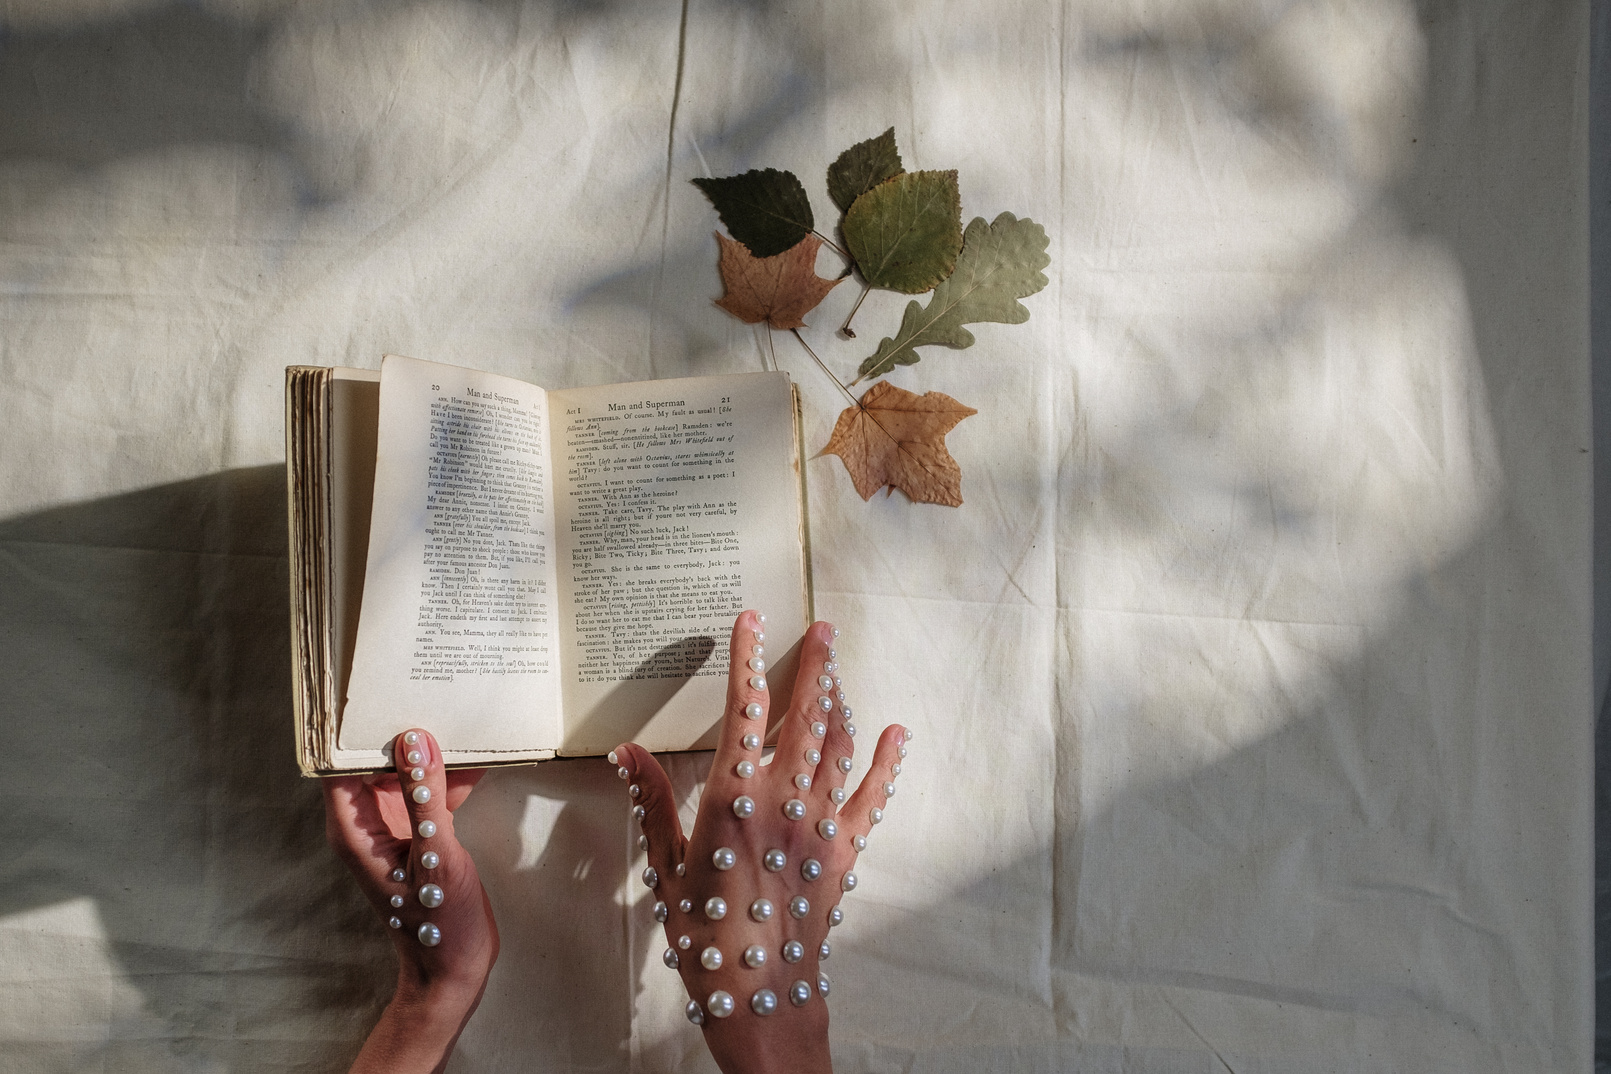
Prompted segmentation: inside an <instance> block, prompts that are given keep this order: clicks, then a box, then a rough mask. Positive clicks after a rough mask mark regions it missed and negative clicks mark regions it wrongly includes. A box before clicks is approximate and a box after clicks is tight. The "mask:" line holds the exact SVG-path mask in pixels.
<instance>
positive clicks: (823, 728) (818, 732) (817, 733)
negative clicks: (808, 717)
mask: <svg viewBox="0 0 1611 1074" xmlns="http://www.w3.org/2000/svg"><path fill="white" fill-rule="evenodd" d="M827 733H828V725H827V724H825V723H823V722H822V721H821V720H817V721H816V722H815V723H813V724H812V725H811V735H812V737H813V738H821V737H822V736H823V735H826V734H827Z"/></svg>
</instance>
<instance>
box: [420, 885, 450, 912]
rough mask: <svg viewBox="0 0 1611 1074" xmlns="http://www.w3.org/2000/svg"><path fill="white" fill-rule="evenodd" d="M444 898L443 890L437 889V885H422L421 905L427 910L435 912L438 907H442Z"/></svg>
mask: <svg viewBox="0 0 1611 1074" xmlns="http://www.w3.org/2000/svg"><path fill="white" fill-rule="evenodd" d="M444 897H445V896H443V894H442V889H441V888H439V887H437V886H436V885H435V884H421V885H420V891H419V900H420V905H421V906H423V907H425V908H426V909H427V910H435V909H436V908H437V907H438V906H441V905H442V899H443V898H444Z"/></svg>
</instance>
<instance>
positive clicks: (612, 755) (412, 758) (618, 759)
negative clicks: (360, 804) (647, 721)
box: [408, 750, 621, 764]
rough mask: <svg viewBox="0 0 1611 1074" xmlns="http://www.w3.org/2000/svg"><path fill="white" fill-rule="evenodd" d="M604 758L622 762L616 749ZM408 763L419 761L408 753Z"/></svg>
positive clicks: (612, 762)
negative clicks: (616, 753)
mask: <svg viewBox="0 0 1611 1074" xmlns="http://www.w3.org/2000/svg"><path fill="white" fill-rule="evenodd" d="M604 759H605V760H607V761H609V762H610V763H611V764H619V763H621V758H619V757H617V756H616V755H615V751H614V750H611V751H610V752H609V753H606V754H605V755H604ZM408 763H409V764H419V761H417V760H415V758H414V755H413V754H412V753H411V754H409V755H408Z"/></svg>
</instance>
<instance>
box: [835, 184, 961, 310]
mask: <svg viewBox="0 0 1611 1074" xmlns="http://www.w3.org/2000/svg"><path fill="white" fill-rule="evenodd" d="M844 232H845V244H846V245H847V246H848V247H849V248H850V256H851V257H853V258H855V259H856V267H857V268H859V269H861V274H862V277H863V278H864V279H865V280H866V281H867V282H868V283H870V284H872V285H873V286H874V287H883V288H887V289H888V290H891V291H900V292H901V293H902V294H908V295H917V294H922V293H923V292H924V291H928V290H931V289H932V288H933V287H934V285H935V284H937V283H939V282H940V281H941V280H943V279H945V278H946V277H947V276H949V275H951V270H952V269H954V268H955V267H956V263H957V254H959V253H960V252H961V251H962V198H961V195H959V194H958V193H957V173H956V172H954V171H946V172H902V173H901V174H900V175H897V176H895V177H894V178H893V179H888V180H886V181H884V182H882V183H880V184H878V185H877V186H875V187H873V188H872V189H871V190H869V191H867V193H865V194H863V195H862V196H861V197H859V198H857V199H856V201H855V203H854V204H853V205H851V207H850V211H849V212H847V213H845V223H844Z"/></svg>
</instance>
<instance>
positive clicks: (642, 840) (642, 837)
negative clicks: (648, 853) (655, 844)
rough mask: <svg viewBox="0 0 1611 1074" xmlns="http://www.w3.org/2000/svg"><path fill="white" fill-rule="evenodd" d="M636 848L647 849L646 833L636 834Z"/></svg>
mask: <svg viewBox="0 0 1611 1074" xmlns="http://www.w3.org/2000/svg"><path fill="white" fill-rule="evenodd" d="M638 849H639V850H648V849H649V837H648V836H647V835H640V836H638Z"/></svg>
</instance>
